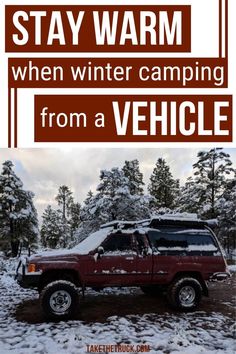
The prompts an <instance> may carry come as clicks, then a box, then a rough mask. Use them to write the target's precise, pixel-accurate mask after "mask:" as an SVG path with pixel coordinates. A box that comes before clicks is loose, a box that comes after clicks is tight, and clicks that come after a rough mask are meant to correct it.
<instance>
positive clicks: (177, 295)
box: [167, 277, 202, 311]
mask: <svg viewBox="0 0 236 354" xmlns="http://www.w3.org/2000/svg"><path fill="white" fill-rule="evenodd" d="M167 296H168V300H169V303H170V304H171V305H172V306H173V307H175V308H177V309H180V310H186V311H187V310H194V309H195V308H196V307H197V306H198V305H199V303H200V301H201V298H202V287H201V284H200V283H199V281H198V280H197V279H195V278H190V277H189V278H180V279H176V280H175V281H174V282H173V283H172V284H171V285H170V287H169V289H168V292H167Z"/></svg>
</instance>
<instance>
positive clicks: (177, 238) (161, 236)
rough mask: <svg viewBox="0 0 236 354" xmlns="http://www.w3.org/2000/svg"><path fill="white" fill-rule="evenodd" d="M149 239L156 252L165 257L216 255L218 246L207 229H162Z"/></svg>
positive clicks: (152, 233)
mask: <svg viewBox="0 0 236 354" xmlns="http://www.w3.org/2000/svg"><path fill="white" fill-rule="evenodd" d="M148 237H149V240H150V243H151V246H152V248H153V250H154V251H158V252H159V253H160V254H163V255H178V254H180V255H181V254H182V255H184V254H191V255H215V254H217V252H218V246H217V244H216V243H215V240H214V239H213V237H212V235H211V233H210V231H209V230H207V229H189V228H183V227H160V228H159V229H157V230H150V231H149V232H148Z"/></svg>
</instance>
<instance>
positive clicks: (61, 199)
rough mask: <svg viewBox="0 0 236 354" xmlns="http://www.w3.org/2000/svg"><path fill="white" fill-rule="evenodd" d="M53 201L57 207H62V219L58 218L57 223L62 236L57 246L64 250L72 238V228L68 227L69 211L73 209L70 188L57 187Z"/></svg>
mask: <svg viewBox="0 0 236 354" xmlns="http://www.w3.org/2000/svg"><path fill="white" fill-rule="evenodd" d="M55 199H56V201H57V203H58V205H59V206H61V207H62V210H61V212H62V217H61V218H59V221H60V227H61V228H62V230H63V233H62V236H61V237H60V240H59V244H60V245H61V246H62V247H63V248H65V247H67V246H68V245H69V244H70V243H71V240H72V238H73V232H72V227H71V225H70V221H69V219H70V218H71V211H72V209H73V204H74V199H73V196H72V192H71V190H70V188H69V187H68V186H65V185H62V186H60V187H59V190H58V194H57V196H56V198H55ZM74 211H75V208H74ZM74 220H75V215H74Z"/></svg>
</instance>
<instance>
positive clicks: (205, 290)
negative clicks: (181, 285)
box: [171, 271, 209, 297]
mask: <svg viewBox="0 0 236 354" xmlns="http://www.w3.org/2000/svg"><path fill="white" fill-rule="evenodd" d="M185 277H191V278H194V279H196V280H198V281H199V283H200V285H201V287H202V294H203V295H204V296H207V297H208V296H209V291H208V287H207V284H206V282H205V280H204V279H203V277H202V274H201V273H200V272H196V271H192V272H191V271H190V272H184V271H182V272H177V273H176V274H175V276H174V277H173V278H172V280H171V282H174V281H176V279H180V278H185Z"/></svg>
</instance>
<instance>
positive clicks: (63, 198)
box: [56, 185, 73, 219]
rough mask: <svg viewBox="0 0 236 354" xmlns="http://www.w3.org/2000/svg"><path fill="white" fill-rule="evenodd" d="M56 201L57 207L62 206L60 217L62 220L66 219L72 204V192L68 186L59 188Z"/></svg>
mask: <svg viewBox="0 0 236 354" xmlns="http://www.w3.org/2000/svg"><path fill="white" fill-rule="evenodd" d="M56 201H57V202H58V205H59V206H62V215H63V218H64V219H66V217H67V216H68V214H69V211H70V207H71V204H72V203H73V197H72V192H71V190H70V188H69V187H68V186H65V185H63V186H60V187H59V190H58V194H57V196H56Z"/></svg>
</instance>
